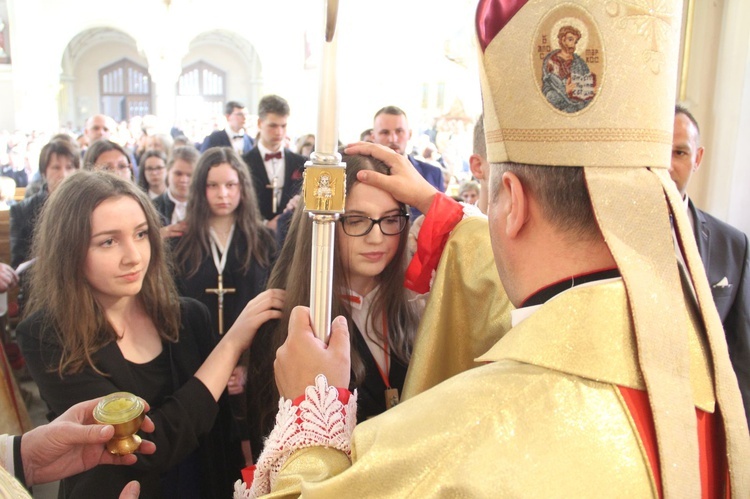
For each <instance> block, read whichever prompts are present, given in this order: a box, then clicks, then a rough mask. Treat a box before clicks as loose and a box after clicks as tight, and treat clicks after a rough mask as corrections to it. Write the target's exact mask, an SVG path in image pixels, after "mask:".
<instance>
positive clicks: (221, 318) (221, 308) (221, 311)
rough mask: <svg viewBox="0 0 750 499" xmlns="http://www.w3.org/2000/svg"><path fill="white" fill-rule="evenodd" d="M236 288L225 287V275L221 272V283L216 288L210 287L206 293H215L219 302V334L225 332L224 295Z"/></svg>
mask: <svg viewBox="0 0 750 499" xmlns="http://www.w3.org/2000/svg"><path fill="white" fill-rule="evenodd" d="M235 291H236V289H234V288H225V287H224V276H222V275H221V274H219V284H218V285H217V286H216V287H215V288H208V289H207V290H206V293H210V294H214V295H216V297H217V298H218V302H219V334H224V295H225V294H230V293H234V292H235Z"/></svg>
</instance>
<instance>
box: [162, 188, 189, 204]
mask: <svg viewBox="0 0 750 499" xmlns="http://www.w3.org/2000/svg"><path fill="white" fill-rule="evenodd" d="M167 197H168V198H169V200H170V201H172V202H173V203H174V204H175V206H187V201H177V200H176V199H175V198H174V196H172V192H171V191H170V190H169V187H167Z"/></svg>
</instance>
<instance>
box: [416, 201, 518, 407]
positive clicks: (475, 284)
mask: <svg viewBox="0 0 750 499" xmlns="http://www.w3.org/2000/svg"><path fill="white" fill-rule="evenodd" d="M428 216H429V215H428ZM512 308H513V305H511V303H510V301H509V300H508V297H507V296H506V295H505V290H504V289H503V286H502V284H501V283H500V278H499V277H498V275H497V268H496V267H495V260H494V258H493V256H492V246H491V245H490V233H489V228H488V225H487V218H485V217H483V216H475V217H469V218H466V219H464V220H462V221H461V222H459V223H458V225H456V227H455V228H454V229H453V232H452V233H451V237H450V239H449V240H448V243H447V244H446V245H445V249H444V250H443V254H442V256H441V257H440V264H439V265H438V267H437V272H436V274H435V279H434V280H433V284H432V290H431V292H430V296H429V299H428V301H427V306H426V308H425V311H424V314H423V315H422V320H421V322H420V323H419V331H418V332H417V339H416V341H415V343H414V351H413V353H412V357H411V362H410V363H409V370H408V372H407V373H406V382H405V383H404V393H403V397H402V401H403V400H407V399H409V398H411V397H413V396H415V395H418V394H420V393H422V392H423V391H425V390H428V389H430V388H432V387H433V386H435V385H437V384H439V383H441V382H443V381H445V380H446V379H448V378H450V377H451V376H454V375H456V374H458V373H462V372H464V371H466V370H467V369H471V368H473V367H477V366H479V365H481V364H480V363H478V362H476V360H475V359H476V358H477V357H479V356H480V355H482V354H483V353H485V352H486V351H487V350H488V349H489V348H490V347H491V346H492V345H494V344H495V342H497V340H499V339H500V338H501V337H502V335H503V334H505V333H506V332H507V331H508V330H509V329H510V311H511V309H512Z"/></svg>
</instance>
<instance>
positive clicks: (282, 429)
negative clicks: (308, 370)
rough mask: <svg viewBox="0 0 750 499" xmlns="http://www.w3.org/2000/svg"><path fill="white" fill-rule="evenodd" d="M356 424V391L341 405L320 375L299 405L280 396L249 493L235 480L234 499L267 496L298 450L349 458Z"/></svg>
mask: <svg viewBox="0 0 750 499" xmlns="http://www.w3.org/2000/svg"><path fill="white" fill-rule="evenodd" d="M356 424H357V392H356V391H355V392H354V393H353V394H352V395H351V396H350V397H349V402H348V403H347V404H346V405H344V404H342V403H341V401H340V400H339V394H338V390H336V388H335V387H333V386H328V380H327V379H326V377H325V376H324V375H322V374H319V375H318V376H317V377H316V378H315V385H314V386H308V387H307V388H306V389H305V399H304V400H303V401H302V402H301V403H300V404H299V406H293V405H292V401H291V400H287V399H285V398H283V397H282V398H281V400H279V412H278V414H277V415H276V424H275V426H274V428H273V430H272V431H271V434H270V435H269V436H268V438H267V439H266V441H265V445H264V446H263V452H262V453H261V455H260V458H258V464H257V466H256V467H255V478H254V479H253V485H252V487H251V488H250V490H248V489H247V486H246V485H245V483H243V482H241V481H240V480H237V482H236V483H235V484H234V498H235V499H249V498H252V497H259V496H262V495H265V494H268V493H270V492H271V488H272V485H273V483H274V482H275V480H276V476H277V475H278V473H279V471H280V470H281V468H282V466H283V465H284V463H286V461H287V459H289V457H290V456H291V455H292V454H293V453H294V452H295V451H298V450H300V449H304V448H307V447H329V448H333V449H337V450H340V451H341V452H344V453H345V454H346V455H347V456H349V457H351V437H352V432H353V431H354V426H355V425H356Z"/></svg>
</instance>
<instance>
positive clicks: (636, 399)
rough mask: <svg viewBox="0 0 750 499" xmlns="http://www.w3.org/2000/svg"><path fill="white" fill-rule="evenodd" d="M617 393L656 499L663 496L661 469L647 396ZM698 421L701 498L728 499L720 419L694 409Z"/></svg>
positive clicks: (628, 390) (634, 392)
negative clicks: (638, 441)
mask: <svg viewBox="0 0 750 499" xmlns="http://www.w3.org/2000/svg"><path fill="white" fill-rule="evenodd" d="M617 388H618V389H619V390H620V394H621V395H622V398H623V400H625V404H626V405H627V406H628V411H629V412H630V416H631V417H632V418H633V421H634V422H635V426H636V429H637V430H638V435H639V436H640V437H641V442H642V443H643V447H644V449H645V451H646V456H647V457H648V462H649V467H650V468H651V472H652V473H653V475H654V481H655V482H656V489H657V490H658V491H659V497H660V498H662V497H664V495H663V494H664V492H663V490H662V485H661V469H660V467H659V466H660V465H659V450H658V446H657V443H656V429H655V428H654V417H653V415H652V413H651V406H650V405H649V402H648V393H646V392H645V391H643V390H636V389H634V388H627V387H624V386H618V387H617ZM695 415H696V418H697V421H698V449H699V453H700V473H701V497H703V498H706V499H719V498H722V497H727V498H728V497H730V493H729V491H730V488H729V473H728V469H727V462H726V453H725V452H724V442H725V440H724V429H723V427H722V425H721V419H719V417H718V410H717V412H716V413H714V414H711V413H710V412H705V411H702V410H700V409H698V408H696V409H695Z"/></svg>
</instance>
